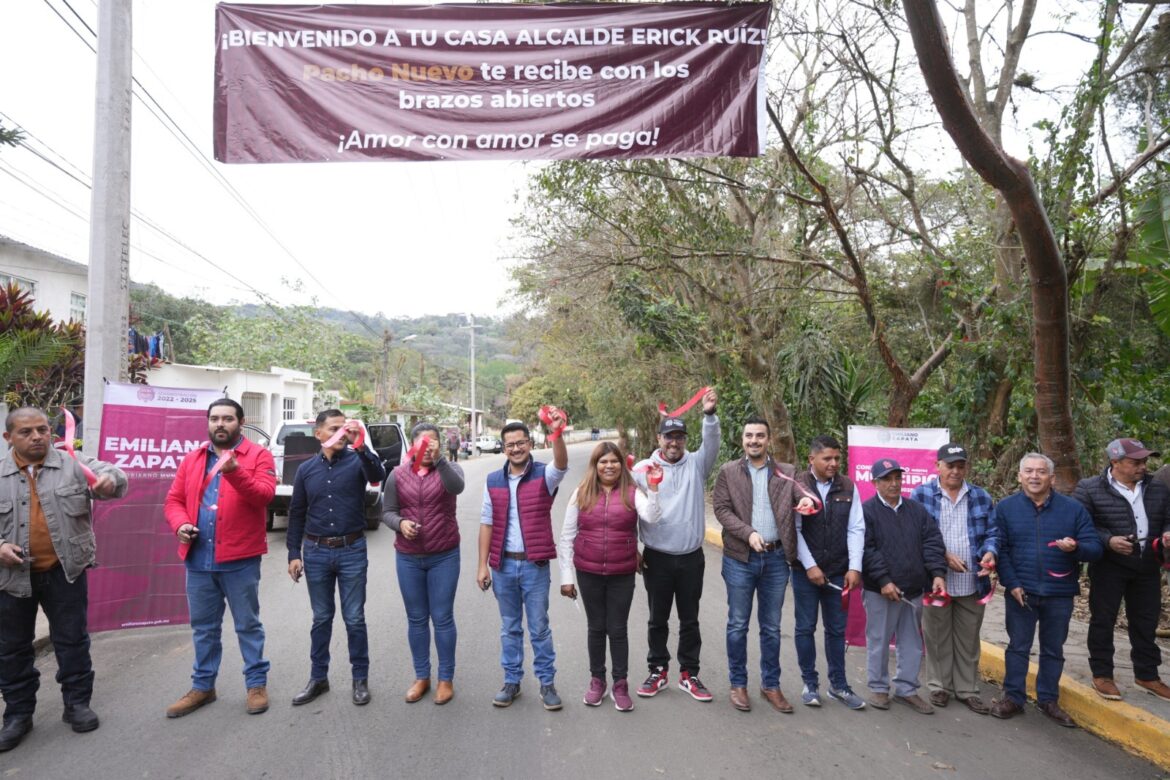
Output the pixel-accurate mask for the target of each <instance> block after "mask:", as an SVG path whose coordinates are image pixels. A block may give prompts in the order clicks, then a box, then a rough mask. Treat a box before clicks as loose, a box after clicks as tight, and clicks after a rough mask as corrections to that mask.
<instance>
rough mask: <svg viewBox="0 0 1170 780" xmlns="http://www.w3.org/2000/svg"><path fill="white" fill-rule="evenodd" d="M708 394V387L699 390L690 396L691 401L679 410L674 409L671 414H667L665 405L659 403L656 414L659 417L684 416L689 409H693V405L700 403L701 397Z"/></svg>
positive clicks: (709, 390)
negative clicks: (659, 415)
mask: <svg viewBox="0 0 1170 780" xmlns="http://www.w3.org/2000/svg"><path fill="white" fill-rule="evenodd" d="M709 392H711V388H710V387H702V388H699V392H697V393H695V394H694V395H692V396H691V400H689V401H687V402H686V403H685V404H683V405H682V406H680V407H679V408H677V409H675V410H674V411H673V412H667V411H666V404H664V403H662V402H659V404H658V413H659V414H661V415H664V416H666V417H682V416H683V415H684V414H686V413H687V412H689V411H690V410H691V408H692V407H694V405H695V404H697V403H698V402H699V401H702V400H703V396H705V395H706V394H707V393H709Z"/></svg>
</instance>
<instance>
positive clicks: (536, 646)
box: [492, 558, 557, 685]
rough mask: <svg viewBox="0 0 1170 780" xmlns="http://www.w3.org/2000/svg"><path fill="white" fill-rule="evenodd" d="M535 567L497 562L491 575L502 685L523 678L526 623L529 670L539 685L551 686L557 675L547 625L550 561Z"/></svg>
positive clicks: (550, 636) (528, 562)
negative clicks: (524, 622)
mask: <svg viewBox="0 0 1170 780" xmlns="http://www.w3.org/2000/svg"><path fill="white" fill-rule="evenodd" d="M541 563H543V564H544V565H542V566H537V565H536V564H535V563H533V562H532V561H517V560H513V559H511V558H503V559H501V560H500V568H499V569H496V570H495V572H493V573H492V592H493V593H494V594H495V595H496V603H497V604H498V605H499V608H500V621H501V624H500V666H502V667H504V682H506V683H517V684H518V683H519V682H520V680H522V679H523V678H524V627H523V625H522V623H521V618H522V616H523V617H526V618H527V620H528V637H529V640H530V641H531V642H532V668H533V671H534V672H536V676H537V678H538V679H539V680H540V682H541V684H542V685H552V683H553V680H554V678H555V677H556V675H557V669H556V666H555V662H556V650H554V649H553V639H552V629H550V628H549V626H548V588H549V582H550V580H549V568H550V567H549V565H548V564H549V562H548V561H542V562H541Z"/></svg>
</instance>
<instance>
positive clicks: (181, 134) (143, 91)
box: [44, 0, 381, 337]
mask: <svg viewBox="0 0 1170 780" xmlns="http://www.w3.org/2000/svg"><path fill="white" fill-rule="evenodd" d="M44 2H45V4H46V5H48V6H49V8H51V9H53V12H54V13H55V14H56V15H57V18H59V19H60V20H61V21H62V22H63V23H64V24H65V25H66V26H67V27H69V29H70V30H72V31H73V34H74V35H76V36H77V37H78V38H79V39H80V40H81V41H82V43H84V44H85V45H86V46H87V47H88V48H89V50H90V51H92V52H94V53H95V54H96V49H95V48H94V47H93V45H92V44H91V43H90V42H89V41H88V40H86V39H85V38H84V36H82V35H81V33H80V32H78V30H77V29H76V28H74V27H73V25H72V24H70V23H69V20H68V19H66V18H65V17H64V16H63V15H62V14H61V13H60V12H59V11H57V9H56V8H54V7H53V5H52V4H51V3H50V2H49V0H44ZM61 2H62V3H63V4H64V5H65V7H66V8H68V9H69V10H70V12H71V13H72V14H73V15H74V16H75V17H77V19H78V21H80V22H81V24H82V25H83V26H84V27H85V29H86V30H88V31H89V33H90V35H92V36H94V38H96V37H97V33H96V32H95V31H94V30H93V28H92V27H90V26H89V24H88V23H87V22H86V21H85V19H84V18H82V16H81V14H79V13H78V12H77V11H76V9H74V8H73V6H72V5H70V3H69V0H61ZM139 59H141V60H142V61H143V62H144V63H145V62H146V58H144V57H142V55H139ZM131 79H132V80H133V83H134V85H135V86H137V87H138V90H139V92H137V93H135V95H136V96H137V97H138V99H139V101H140V102H141V103H142V104H143V106H144V107H145V108H146V109H147V110H148V111H150V113H151V114H152V115H153V116H154V117H155V118H156V119H158V121H159V123H160V124H161V125H162V126H163V127H164V128H165V129H166V130H167V132H169V133H170V134H171V135H172V137H174V138H175V139H176V140H177V141H179V143H180V146H182V147H183V148H184V150H186V151H187V153H188V154H190V155H192V156H193V157H195V159H196V162H199V163H200V164H201V165H202V166H203V168H204V170H206V171H208V173H210V174H211V176H212V178H213V179H215V181H216V182H217V183H218V184H219V185H220V187H222V188H223V189H224V190H225V191H226V192H227V193H228V194H229V195H230V196H231V197H232V199H233V200H235V201H236V202H237V203H238V204H240V206H241V207H243V209H244V211H245V213H246V214H247V215H248V216H249V217H250V218H251V219H252V221H253V222H255V223H256V225H258V226H259V227H260V229H261V230H263V231H264V232H265V233H266V234H268V236H269V238H271V239H272V241H273V242H274V243H275V244H276V245H277V246H278V247H280V249H281V250H282V251H283V252H284V253H285V254H286V255H287V256H288V257H289V258H290V259H291V260H292V261H293V263H295V264H296V265H297V267H298V268H300V269H301V270H302V271H303V272H304V273H305V275H306V276H308V277H309V279H311V280H312V281H313V282H315V283H316V284H317V286H318V287H320V288H321V290H322V291H323V292H325V293H326V294H327V295H328V296H329V297H331V298H333V299H334V300H336V301H339V302H342V299H341V298H340V297H339V296H338V295H337V294H336V293H334V292H333V291H332V290H330V289H329V288H328V287H326V286H325V284H324V283H323V282H322V281H321V280H320V279H318V278H317V276H316V275H315V274H314V273H313V272H312V271H310V270H309V268H308V266H307V265H305V263H303V262H302V261H301V259H300V258H299V257H297V256H296V254H294V253H293V251H292V250H291V249H290V248H289V247H288V246H287V245H286V244H285V243H284V242H283V241H282V240H281V239H280V237H279V236H277V235H276V232H275V231H274V230H273V229H272V227H271V226H269V224H268V223H267V221H265V219H264V218H263V217H262V216H261V215H260V213H259V212H258V211H256V209H255V208H254V207H253V206H252V204H251V203H249V202H248V200H247V199H246V198H245V197H244V196H243V194H241V193H240V191H239V190H237V189H236V188H235V186H234V185H233V184H232V183H231V182H230V181H229V180H228V179H227V177H226V176H224V175H223V174H222V173H221V172H220V171H219V170H218V169H217V168H216V167H215V164H214V163H213V162H212V161H211V160H210V159H208V157H207V155H206V154H204V153H203V151H202V150H201V149H200V148H199V145H198V144H196V143H195V142H194V141H193V140H192V139H191V136H189V135H188V134H187V132H186V131H185V130H184V129H183V127H182V125H180V124H179V123H178V121H176V120H175V118H174V117H172V116H171V115H170V113H169V112H168V111H167V110H166V109H165V108H164V107H163V106H162V104H161V103H159V102H158V100H156V99H155V97H154V95H152V94H151V92H150V90H149V89H147V88H146V87H145V86H144V85H143V84H142V82H141V81H139V80H138V78H137V77H136V76H133V75H132V76H131ZM144 95H145V97H143V96H144ZM147 100H149V102H147ZM156 109H157V110H156ZM159 113H161V114H162V116H159ZM163 117H166V121H163ZM168 123H169V124H168ZM176 133H177V134H176ZM347 314H348V315H349V316H350V317H352V318H353V319H354V320H355V321H356V322H357V323H358V324H359V325H361V326H362V327H363V328H365V329H366V330H367V331H369V333H370V334H371V335H373V336H376V337H380V336H381V334H379V333H378V332H377V331H376V330H374V329H373V328H372V327H371V326H370V324H369V323H368V322H366V320H365V319H364V318H363V317H361V316H360V315H358V314H357V312H354V311H347Z"/></svg>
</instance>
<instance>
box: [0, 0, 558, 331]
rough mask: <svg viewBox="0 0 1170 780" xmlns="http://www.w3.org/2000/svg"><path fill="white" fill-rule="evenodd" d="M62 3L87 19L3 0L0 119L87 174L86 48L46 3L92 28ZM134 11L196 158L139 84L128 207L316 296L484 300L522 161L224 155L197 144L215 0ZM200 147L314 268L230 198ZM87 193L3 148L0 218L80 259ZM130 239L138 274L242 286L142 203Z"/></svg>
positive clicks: (352, 301)
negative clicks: (226, 158)
mask: <svg viewBox="0 0 1170 780" xmlns="http://www.w3.org/2000/svg"><path fill="white" fill-rule="evenodd" d="M50 5H51V6H52V7H50ZM70 6H71V7H72V9H73V10H75V11H76V12H77V14H78V15H80V16H81V17H83V18H84V19H85V20H86V22H87V23H88V24H89V25H90V27H92V28H94V29H96V26H97V24H96V19H97V3H96V0H68V5H66V2H65V0H48V2H46V1H45V0H4V2H3V10H2V11H0V64H2V66H3V72H4V77H3V78H2V79H0V119H4V125H5V127H11V126H12V124H14V123H15V124H18V125H20V126H22V127H23V128H25V130H26V131H27V132H28V134H29V135H30V138H29V143H30V144H31V145H33V146H35V147H37V148H39V149H41V150H42V151H43V152H44V153H45V155H46V156H48V157H50V159H52V160H53V161H54V162H56V163H57V164H59V165H60V166H61V167H63V168H65V169H66V170H68V171H69V172H70V173H72V174H73V175H74V176H76V177H78V178H81V179H85V180H88V176H89V171H90V170H91V168H92V158H93V119H92V117H93V111H94V79H95V76H94V62H95V56H94V54H93V52H92V51H90V49H89V48H87V46H86V45H85V43H83V42H82V40H81V39H80V38H79V37H78V36H77V35H75V34H74V33H73V32H71V31H70V29H69V27H67V26H66V24H65V22H64V21H62V19H60V18H58V16H57V15H56V14H55V13H54V12H53V9H56V10H58V11H59V12H60V13H61V14H62V15H64V16H65V17H66V19H67V20H68V21H69V22H70V23H71V24H72V25H73V26H74V27H75V28H77V29H78V30H79V31H80V32H81V33H82V35H83V36H84V37H85V38H86V39H87V40H89V41H90V42H91V43H92V42H93V38H92V36H91V35H90V34H89V33H88V32H87V31H86V30H85V29H84V27H82V25H81V23H80V22H79V21H78V19H77V18H76V17H75V16H74V14H73V13H72V11H71V10H70ZM133 15H134V20H133V25H134V33H133V39H134V51H135V57H134V65H133V67H134V75H135V76H136V77H137V78H138V80H139V81H140V82H142V84H143V85H144V86H145V87H146V89H147V90H148V91H149V92H150V93H151V94H152V95H153V96H154V98H155V99H156V100H157V101H158V102H159V103H160V104H161V105H162V106H163V108H164V109H166V112H167V113H168V114H169V115H170V116H171V117H173V118H174V119H175V120H176V122H177V123H178V124H179V126H180V127H181V128H182V131H183V132H184V133H186V134H187V135H188V136H189V137H190V138H191V139H192V140H193V141H194V142H195V143H196V144H197V145H198V147H199V151H200V152H201V153H202V155H203V156H204V157H205V158H206V161H205V160H202V159H200V158H199V157H197V156H196V155H195V154H193V153H190V152H188V151H187V150H186V149H185V148H184V145H183V143H182V142H180V141H179V140H178V139H176V138H175V136H174V135H172V134H171V132H169V131H168V130H167V129H166V128H165V127H164V125H163V123H162V122H160V121H159V120H158V119H156V118H155V117H154V116H152V115H151V114H150V112H149V111H148V110H147V109H146V108H145V106H144V105H143V103H142V101H140V100H138V99H137V98H136V99H135V100H134V103H133V118H132V125H133V141H132V153H133V162H132V185H131V187H132V191H131V199H132V206H133V208H134V209H135V210H136V211H138V212H141V213H142V214H143V215H144V216H145V217H147V218H148V219H149V220H150V221H151V222H152V223H154V224H156V225H158V226H159V227H162V228H164V229H165V230H166V231H167V232H169V233H170V234H171V235H173V236H174V238H175V239H178V240H179V241H181V242H182V243H183V244H185V245H186V246H188V247H190V248H191V249H193V250H196V251H197V252H198V253H199V254H201V255H203V256H204V257H206V258H207V259H208V260H211V261H212V262H213V263H215V264H217V265H219V266H221V267H223V268H227V269H229V270H230V271H231V272H232V273H233V274H235V275H236V276H239V277H240V278H241V279H243V280H244V281H245V282H246V283H247V284H248V285H250V286H251V287H254V288H256V289H257V290H259V291H261V292H262V293H264V294H266V295H269V296H271V297H272V298H274V299H275V300H277V301H279V302H282V303H291V302H302V301H306V300H307V299H308V297H309V296H314V297H316V298H317V299H318V300H319V302H320V303H321V304H323V305H328V306H337V307H341V308H354V309H356V310H359V311H362V312H366V313H374V312H382V313H384V314H386V315H388V316H396V315H419V314H425V313H447V312H454V311H470V312H472V313H475V314H494V313H496V312H497V306H498V304H499V302H500V299H501V298H502V297H503V296H505V294H506V292H507V289H508V280H507V275H506V267H507V262H508V260H507V258H509V257H510V256H511V255H512V254H513V252H514V250H513V249H512V245H511V244H510V242H509V235H510V234H511V232H512V230H511V226H510V224H509V220H510V218H511V217H512V216H513V215H514V214H515V213H516V212H517V209H518V208H519V202H518V201H517V200H516V194H517V192H519V191H520V190H522V189H523V188H524V186H525V182H526V179H527V176H528V174H530V173H531V172H534V171H535V170H537V167H536V165H535V164H525V163H520V162H514V163H498V162H459V163H451V162H426V163H363V164H314V165H307V164H306V165H221V164H220V163H217V162H214V161H213V160H212V148H211V138H212V136H211V121H212V91H213V81H214V56H215V2H214V1H213V0H181V2H175V0H134V4H133ZM45 147H47V149H46V148H45ZM49 150H51V151H49ZM208 165H210V166H214V167H215V168H216V169H217V170H218V171H220V172H221V173H222V174H223V175H224V176H225V177H226V178H227V180H228V181H229V182H230V183H231V184H232V186H234V187H235V189H236V190H238V192H239V193H241V194H242V195H243V197H244V199H245V200H246V201H247V202H248V203H249V204H250V205H251V206H252V207H253V208H254V209H255V210H256V212H258V213H259V215H260V217H261V218H262V220H263V221H264V223H266V224H267V226H268V227H269V228H270V229H271V231H272V232H273V233H275V235H276V236H278V237H279V239H280V241H281V242H282V243H284V244H285V245H286V246H287V247H289V249H291V251H292V253H293V254H294V255H295V256H296V258H297V260H299V261H301V262H302V263H303V264H304V265H305V266H307V267H308V268H309V270H310V271H311V273H312V276H315V277H316V278H317V279H319V280H320V281H321V284H317V282H315V281H313V280H312V279H311V278H310V277H309V276H308V275H307V274H306V273H305V272H304V271H303V270H302V269H301V268H299V267H297V265H296V263H295V261H294V260H293V259H292V258H290V257H289V255H288V254H287V253H285V251H284V250H283V249H281V248H280V246H279V245H278V244H277V243H276V242H275V241H274V240H273V239H272V238H271V237H270V236H269V235H268V234H267V233H266V232H265V230H264V229H263V227H261V226H260V224H259V223H258V222H257V221H256V220H254V219H252V218H251V217H249V216H247V215H246V214H245V213H244V209H243V208H242V207H241V206H240V205H239V204H238V203H237V202H236V201H234V200H233V199H232V197H231V195H230V194H229V193H228V191H227V190H226V189H225V188H224V187H223V186H221V185H220V184H219V183H218V182H217V180H216V178H215V177H214V176H213V175H211V174H210V173H209V172H208V171H207V170H206V168H207V167H208ZM73 166H76V167H77V168H79V169H80V171H78V170H74V169H73ZM12 174H15V175H16V176H17V177H19V178H20V179H23V180H26V181H29V182H32V183H34V184H35V189H33V188H30V187H28V186H26V185H25V184H23V183H21V182H20V181H19V180H18V179H17V178H15V177H14V176H13V175H12ZM38 191H40V192H38ZM42 193H43V194H42ZM46 196H47V197H46ZM89 208H90V199H89V190H88V189H87V188H86V187H85V186H84V185H83V184H81V183H79V182H78V181H75V180H74V179H73V178H70V177H69V176H67V175H65V174H64V173H62V172H60V171H58V170H56V169H55V168H54V167H52V166H51V165H50V164H48V163H46V162H44V161H42V160H40V159H38V158H37V157H36V156H34V155H33V154H32V153H31V152H29V151H26V150H24V149H12V148H8V147H5V148H3V150H2V151H0V233H3V234H6V235H8V236H10V237H12V238H15V239H16V240H18V241H22V242H24V243H27V244H31V245H33V246H36V247H40V248H42V249H46V250H49V251H51V252H55V253H57V254H60V255H62V256H64V257H67V258H69V259H72V260H76V261H78V262H83V263H84V262H88V260H87V258H88V252H89V249H88V248H89V227H88V213H89ZM130 240H131V252H130V274H131V278H133V279H134V280H135V281H139V282H155V283H157V284H159V285H160V286H162V287H164V288H165V289H167V290H168V291H170V292H172V293H175V294H196V295H198V296H200V297H203V298H206V299H208V300H211V301H213V302H216V303H226V302H228V301H230V300H240V301H254V300H257V295H256V293H255V292H253V291H251V290H249V289H247V287H244V286H241V285H239V284H238V283H236V282H233V281H232V280H230V279H229V278H227V277H226V276H225V275H224V274H223V273H222V272H220V271H218V270H216V269H215V268H214V267H213V266H212V265H210V264H209V263H208V262H207V261H206V260H203V259H201V258H200V257H198V256H197V255H196V254H193V253H192V252H189V251H187V250H186V249H184V248H182V247H181V246H179V245H177V244H176V243H175V241H172V240H170V239H167V238H164V237H162V236H160V235H159V234H158V233H157V232H155V231H154V230H153V229H151V228H149V227H147V226H146V225H145V224H144V223H143V222H142V221H141V220H138V219H135V220H134V221H133V222H132V225H131V235H130ZM152 255H154V256H157V257H152ZM159 258H161V259H159ZM282 278H283V279H288V280H290V281H295V280H300V281H301V282H302V283H303V285H304V288H303V289H304V293H303V294H299V295H298V294H297V293H294V292H292V291H291V290H290V288H289V287H288V286H287V285H285V284H283V283H282Z"/></svg>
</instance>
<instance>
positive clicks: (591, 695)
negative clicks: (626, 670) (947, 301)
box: [585, 677, 617, 707]
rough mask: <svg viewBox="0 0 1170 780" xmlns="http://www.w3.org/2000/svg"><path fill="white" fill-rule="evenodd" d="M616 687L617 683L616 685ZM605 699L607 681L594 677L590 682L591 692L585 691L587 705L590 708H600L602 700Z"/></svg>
mask: <svg viewBox="0 0 1170 780" xmlns="http://www.w3.org/2000/svg"><path fill="white" fill-rule="evenodd" d="M614 684H615V685H616V684H617V683H614ZM604 698H605V680H603V679H601V678H600V677H594V678H592V679H590V680H589V690H587V691H585V703H586V704H588V705H589V706H590V707H597V706H600V704H601V700H602V699H604Z"/></svg>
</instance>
